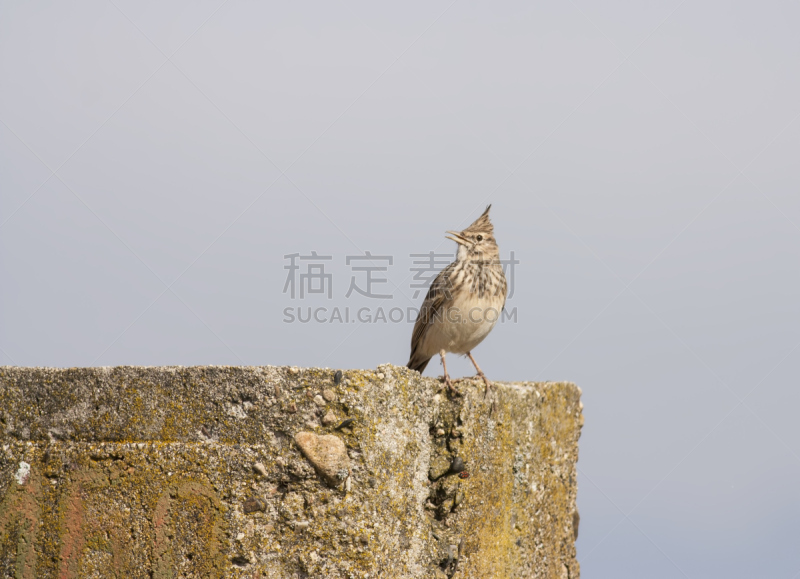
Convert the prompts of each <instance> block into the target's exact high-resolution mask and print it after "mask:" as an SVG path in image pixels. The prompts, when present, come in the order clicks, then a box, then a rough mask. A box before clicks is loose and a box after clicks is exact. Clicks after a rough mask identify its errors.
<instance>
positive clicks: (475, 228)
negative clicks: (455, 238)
mask: <svg viewBox="0 0 800 579" xmlns="http://www.w3.org/2000/svg"><path fill="white" fill-rule="evenodd" d="M491 208H492V206H491V205H487V206H486V209H485V210H484V212H483V213H481V216H480V217H478V218H477V219H476V220H475V221H473V222H472V225H470V226H469V227H467V228H466V229H465V230H464V232H469V233H488V234H489V235H491V234H492V233H494V226H493V225H492V222H491V221H489V209H491Z"/></svg>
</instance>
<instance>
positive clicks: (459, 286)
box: [408, 205, 508, 392]
mask: <svg viewBox="0 0 800 579" xmlns="http://www.w3.org/2000/svg"><path fill="white" fill-rule="evenodd" d="M490 208H491V205H489V206H488V207H487V208H486V210H485V211H484V212H483V214H482V215H481V216H480V217H478V219H476V220H475V222H474V223H473V224H472V225H470V226H469V227H467V228H466V229H464V230H463V231H461V232H454V231H448V232H447V233H449V234H450V237H448V239H452V240H453V241H455V242H456V243H457V244H458V253H457V255H456V260H455V261H454V262H453V263H451V264H450V265H448V266H447V267H446V268H445V269H443V270H442V271H441V272H440V273H439V275H438V276H437V277H436V279H435V280H434V281H433V283H432V284H431V287H430V289H429V290H428V294H427V295H426V296H425V301H424V302H423V304H422V308H421V309H420V312H419V315H418V316H417V321H416V323H415V324H414V333H413V334H412V336H411V356H410V358H409V360H408V367H409V368H411V369H412V370H416V371H418V372H420V373H421V372H423V371H424V370H425V367H426V366H427V365H428V362H429V361H430V359H431V358H432V357H433V356H434V355H436V354H439V355H440V356H441V358H442V366H443V367H444V381H445V383H446V384H447V387H448V388H449V389H450V390H451V392H452V391H454V388H453V384H452V381H451V380H450V376H449V375H448V373H447V365H446V363H445V354H446V353H447V352H452V353H454V354H466V355H467V356H469V359H470V360H471V361H472V364H473V365H474V366H475V370H476V371H477V373H478V376H480V377H481V378H482V379H483V381H484V383H485V384H486V388H487V392H488V389H489V387H490V386H491V382H489V380H488V379H487V378H486V376H485V375H484V374H483V372H482V371H481V369H480V367H479V366H478V363H477V362H476V361H475V358H473V357H472V353H471V352H472V349H473V348H475V347H476V346H477V345H478V344H480V343H481V342H482V341H483V340H484V338H486V336H487V335H488V334H489V332H490V331H491V330H492V328H494V325H495V323H496V322H497V320H498V319H499V318H500V313H501V312H502V310H503V306H504V305H505V302H506V293H507V289H508V287H507V284H506V277H505V275H504V274H503V267H502V265H501V264H500V252H499V249H498V247H497V242H496V241H495V238H494V228H493V226H492V223H491V221H489V209H490Z"/></svg>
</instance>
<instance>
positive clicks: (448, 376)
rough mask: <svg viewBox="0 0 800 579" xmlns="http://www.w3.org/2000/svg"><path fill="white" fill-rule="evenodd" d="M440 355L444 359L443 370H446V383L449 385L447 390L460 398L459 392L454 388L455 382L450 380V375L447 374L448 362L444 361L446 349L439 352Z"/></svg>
mask: <svg viewBox="0 0 800 579" xmlns="http://www.w3.org/2000/svg"><path fill="white" fill-rule="evenodd" d="M439 355H440V356H441V357H442V368H444V383H445V384H447V389H448V390H449V391H450V393H451V394H452V395H453V396H458V395H459V394H458V390H456V389H455V387H454V386H453V381H452V380H450V374H448V373H447V362H445V361H444V355H445V351H444V349H442V350H440V351H439Z"/></svg>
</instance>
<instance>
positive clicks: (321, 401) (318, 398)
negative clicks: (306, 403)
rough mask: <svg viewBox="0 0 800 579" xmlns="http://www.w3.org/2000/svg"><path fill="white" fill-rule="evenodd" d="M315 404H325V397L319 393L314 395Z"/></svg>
mask: <svg viewBox="0 0 800 579" xmlns="http://www.w3.org/2000/svg"><path fill="white" fill-rule="evenodd" d="M314 404H316V405H317V406H325V399H324V398H323V397H322V396H320V395H319V394H317V395H316V396H314Z"/></svg>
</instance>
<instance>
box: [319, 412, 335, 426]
mask: <svg viewBox="0 0 800 579" xmlns="http://www.w3.org/2000/svg"><path fill="white" fill-rule="evenodd" d="M337 420H338V419H337V418H336V415H335V414H334V413H333V410H328V412H327V413H326V414H325V416H323V417H322V424H323V425H324V426H330V425H331V424H336V421H337Z"/></svg>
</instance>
